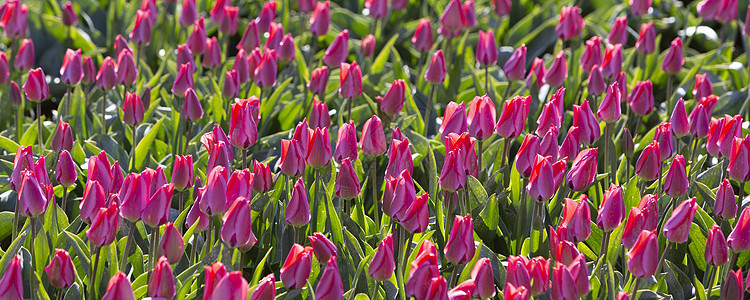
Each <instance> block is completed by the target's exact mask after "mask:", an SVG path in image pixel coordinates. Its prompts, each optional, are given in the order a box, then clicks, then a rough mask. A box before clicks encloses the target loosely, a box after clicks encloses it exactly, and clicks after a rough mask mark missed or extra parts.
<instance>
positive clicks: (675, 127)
mask: <svg viewBox="0 0 750 300" xmlns="http://www.w3.org/2000/svg"><path fill="white" fill-rule="evenodd" d="M669 123H670V127H671V129H672V134H674V135H675V136H676V137H678V138H680V137H683V136H686V135H687V134H688V133H690V124H689V123H688V117H687V111H686V110H685V100H683V99H682V98H680V100H677V104H675V107H674V110H672V116H671V117H670V118H669Z"/></svg>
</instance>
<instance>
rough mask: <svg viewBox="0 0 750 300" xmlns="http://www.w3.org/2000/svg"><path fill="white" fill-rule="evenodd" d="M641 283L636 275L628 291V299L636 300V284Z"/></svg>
mask: <svg viewBox="0 0 750 300" xmlns="http://www.w3.org/2000/svg"><path fill="white" fill-rule="evenodd" d="M639 283H641V279H640V278H638V277H636V278H635V282H633V286H632V291H631V292H630V300H636V299H638V298H636V297H635V296H636V293H637V292H638V284H639Z"/></svg>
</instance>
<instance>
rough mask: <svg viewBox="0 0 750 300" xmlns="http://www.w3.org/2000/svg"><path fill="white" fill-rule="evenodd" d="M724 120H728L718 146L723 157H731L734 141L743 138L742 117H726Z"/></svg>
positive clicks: (722, 129) (722, 130)
mask: <svg viewBox="0 0 750 300" xmlns="http://www.w3.org/2000/svg"><path fill="white" fill-rule="evenodd" d="M724 119H726V123H724V126H723V127H722V128H721V135H719V141H718V143H717V144H718V146H719V151H720V152H721V155H722V156H731V155H732V146H733V145H734V139H735V138H741V137H742V117H741V116H739V115H737V116H734V117H728V116H725V117H724Z"/></svg>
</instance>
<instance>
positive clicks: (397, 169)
mask: <svg viewBox="0 0 750 300" xmlns="http://www.w3.org/2000/svg"><path fill="white" fill-rule="evenodd" d="M409 147H410V145H409V140H406V139H405V140H398V139H392V140H391V146H390V148H389V150H388V167H387V168H386V170H385V178H388V177H389V176H390V177H398V175H399V174H401V172H402V171H404V170H407V171H409V173H411V172H413V170H414V161H413V160H412V157H411V149H410V148H409Z"/></svg>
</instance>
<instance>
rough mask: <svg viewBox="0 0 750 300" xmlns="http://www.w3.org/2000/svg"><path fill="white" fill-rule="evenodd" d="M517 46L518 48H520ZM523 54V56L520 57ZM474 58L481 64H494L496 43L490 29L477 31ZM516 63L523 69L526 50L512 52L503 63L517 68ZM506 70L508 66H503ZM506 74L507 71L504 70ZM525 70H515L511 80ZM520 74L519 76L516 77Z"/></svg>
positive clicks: (521, 74)
mask: <svg viewBox="0 0 750 300" xmlns="http://www.w3.org/2000/svg"><path fill="white" fill-rule="evenodd" d="M522 48H523V49H525V48H526V47H525V46H522ZM522 48H519V49H522ZM521 55H523V57H521ZM476 60H477V62H478V63H479V64H481V65H483V66H489V65H494V64H496V63H497V44H496V43H495V34H494V33H493V32H492V30H490V31H487V32H484V31H482V30H480V31H479V41H477V54H476ZM518 64H520V65H521V66H522V68H523V69H525V68H526V51H523V53H518V54H516V53H515V52H514V54H513V55H512V56H511V57H510V59H508V62H506V63H505V65H506V66H511V67H513V66H515V67H516V68H518V67H519V66H518ZM505 69H506V70H509V69H510V68H507V67H506V68H505ZM505 73H506V76H507V73H508V72H507V71H506V72H505ZM525 73H526V72H523V71H520V70H519V71H517V72H516V76H513V77H514V78H513V79H511V80H518V79H520V78H521V77H523V75H524V74H525ZM518 75H520V76H521V77H518ZM508 79H510V76H508Z"/></svg>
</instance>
